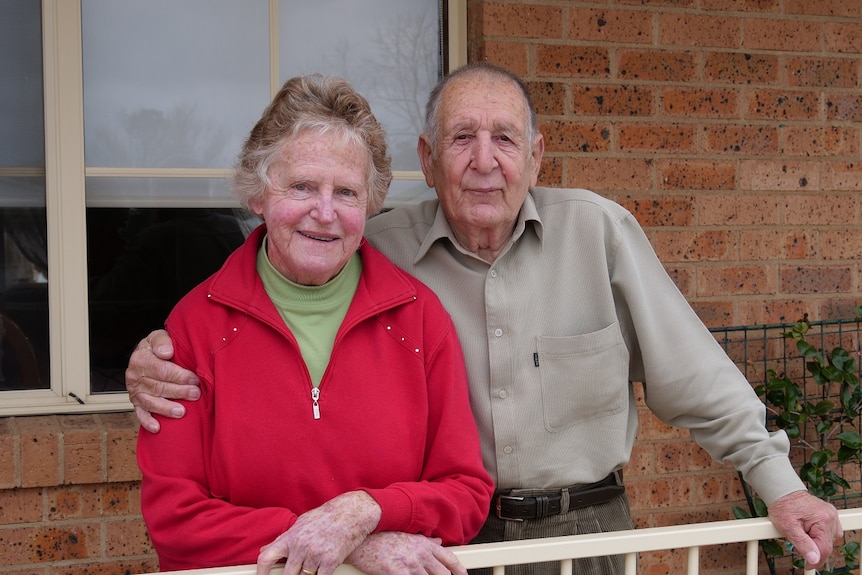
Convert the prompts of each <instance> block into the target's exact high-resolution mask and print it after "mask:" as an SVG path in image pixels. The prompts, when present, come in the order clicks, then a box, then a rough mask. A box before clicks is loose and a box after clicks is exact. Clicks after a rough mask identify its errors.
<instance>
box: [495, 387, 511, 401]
mask: <svg viewBox="0 0 862 575" xmlns="http://www.w3.org/2000/svg"><path fill="white" fill-rule="evenodd" d="M497 395H499V396H500V399H506V398H507V397H508V396H509V394H508V393H506V390H505V389H501V390H500V393H498V394H497Z"/></svg>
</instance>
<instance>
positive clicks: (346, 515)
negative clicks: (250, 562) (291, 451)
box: [257, 491, 381, 575]
mask: <svg viewBox="0 0 862 575" xmlns="http://www.w3.org/2000/svg"><path fill="white" fill-rule="evenodd" d="M380 513H381V512H380V506H379V505H377V502H376V501H374V498H373V497H371V496H370V495H368V494H367V493H365V492H364V491H350V492H348V493H344V494H342V495H339V496H338V497H334V498H332V499H330V500H329V501H327V502H326V503H324V504H323V505H321V506H320V507H317V508H316V509H312V510H311V511H308V512H306V513H303V514H302V515H300V516H299V519H297V520H296V523H294V524H293V526H292V527H291V528H290V529H288V530H287V531H285V532H284V533H282V534H281V535H280V536H279V537H278V538H277V539H276V540H275V541H273V542H272V543H270V544H269V545H265V546H264V547H262V548H261V550H260V555H258V558H257V575H268V574H269V571H270V569H271V568H272V566H273V565H274V564H275V563H277V562H278V561H279V560H281V559H282V558H283V557H286V558H287V562H286V563H285V565H284V575H312V574H316V575H332V572H333V571H335V568H336V567H338V566H339V565H341V564H342V563H344V559H345V558H346V557H347V556H348V555H350V553H352V552H353V551H354V550H355V549H356V548H357V547H358V546H359V545H360V544H361V543H362V542H363V541H364V540H365V538H366V537H367V536H368V534H369V533H371V532H372V531H374V528H375V527H377V523H379V521H380Z"/></svg>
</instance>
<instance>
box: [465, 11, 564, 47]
mask: <svg viewBox="0 0 862 575" xmlns="http://www.w3.org/2000/svg"><path fill="white" fill-rule="evenodd" d="M478 6H479V9H480V10H481V22H482V31H483V32H484V34H486V35H488V36H505V37H508V38H542V39H549V38H562V37H563V12H562V9H560V8H555V7H552V6H535V5H525V4H490V3H487V2H483V3H481V4H478Z"/></svg>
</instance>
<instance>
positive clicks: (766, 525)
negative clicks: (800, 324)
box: [163, 509, 862, 575]
mask: <svg viewBox="0 0 862 575" xmlns="http://www.w3.org/2000/svg"><path fill="white" fill-rule="evenodd" d="M838 514H839V516H840V518H841V525H842V526H843V528H844V531H854V530H860V529H862V509H844V510H841V511H839V512H838ZM777 537H780V534H779V533H778V530H777V529H775V527H773V525H772V523H771V522H770V521H769V520H768V519H765V518H756V519H736V520H731V521H716V522H712V523H695V524H688V525H674V526H670V527H649V528H646V529H633V530H631V531H615V532H611V533H598V534H586V535H572V536H568V537H549V538H547V539H531V540H527V541H515V542H505V543H482V544H476V545H463V546H461V547H450V548H449V549H450V550H452V551H453V552H454V553H455V555H457V556H458V559H459V560H460V561H461V563H462V564H463V565H464V567H466V568H467V569H475V568H479V567H493V568H494V571H493V575H503V574H504V571H505V566H506V565H518V564H523V563H539V562H542V561H560V575H572V559H582V558H584V557H598V556H604V555H625V575H635V573H636V572H637V555H638V553H641V552H648V551H662V550H669V549H686V550H687V552H688V571H687V574H688V575H698V571H699V559H700V548H701V547H706V546H711V545H721V544H725V543H741V542H744V543H747V546H746V566H745V573H746V575H757V566H758V559H759V556H760V554H759V546H758V542H759V541H761V540H764V539H773V538H777ZM170 573H174V574H180V573H186V574H194V575H254V573H255V567H254V565H243V566H238V567H217V568H213V569H194V570H189V571H171V572H170ZM272 573H273V575H281V573H282V569H281V567H278V568H275V569H273V570H272ZM805 573H806V575H813V573H814V571H813V570H811V571H806V572H805ZM359 574H360V571H358V570H356V569H354V568H353V567H350V566H349V565H341V566H340V567H338V569H336V570H335V575H359ZM163 575H165V574H163Z"/></svg>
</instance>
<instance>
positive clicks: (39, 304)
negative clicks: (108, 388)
mask: <svg viewBox="0 0 862 575" xmlns="http://www.w3.org/2000/svg"><path fill="white" fill-rule="evenodd" d="M41 27H42V15H41V5H40V3H39V2H36V1H32V0H30V1H17V0H4V1H0V102H2V103H3V105H2V106H0V242H2V246H0V390H23V389H47V388H49V387H50V380H49V371H48V365H49V358H48V250H47V223H46V217H45V216H46V214H45V175H44V174H45V152H44V150H45V127H44V120H43V117H44V113H43V110H42V107H43V98H42V93H43V87H42V32H41V29H42V28H41Z"/></svg>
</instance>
